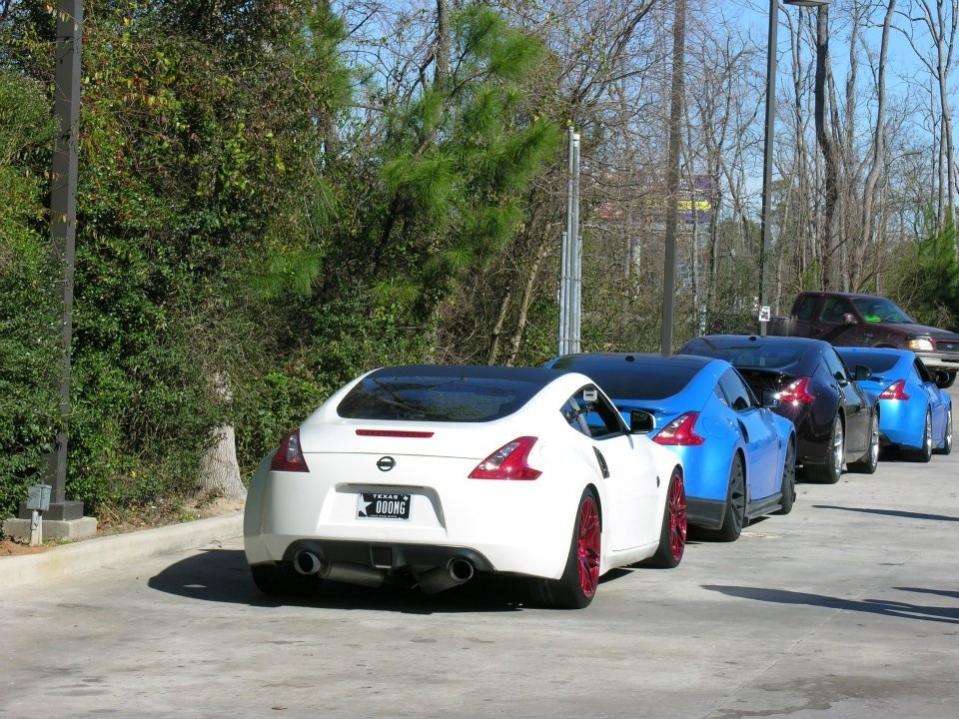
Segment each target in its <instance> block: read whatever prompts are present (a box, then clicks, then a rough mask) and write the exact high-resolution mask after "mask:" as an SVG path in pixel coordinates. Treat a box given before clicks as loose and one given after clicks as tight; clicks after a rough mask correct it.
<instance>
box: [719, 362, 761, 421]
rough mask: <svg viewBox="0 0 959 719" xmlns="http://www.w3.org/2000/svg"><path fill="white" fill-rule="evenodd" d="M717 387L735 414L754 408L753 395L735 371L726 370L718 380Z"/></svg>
mask: <svg viewBox="0 0 959 719" xmlns="http://www.w3.org/2000/svg"><path fill="white" fill-rule="evenodd" d="M719 386H720V387H721V388H722V391H723V394H724V395H726V403H727V404H728V405H729V406H730V407H732V408H733V409H734V410H736V411H737V412H741V411H743V410H746V409H750V408H752V407H755V406H756V402H755V401H754V400H753V393H752V392H750V390H749V387H747V386H746V383H745V382H743V380H742V379H741V378H740V376H739V374H738V373H737V372H736V371H735V370H727V371H726V373H725V374H724V375H723V376H722V377H720V378H719Z"/></svg>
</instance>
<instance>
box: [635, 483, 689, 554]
mask: <svg viewBox="0 0 959 719" xmlns="http://www.w3.org/2000/svg"><path fill="white" fill-rule="evenodd" d="M688 529H689V521H688V519H687V517H686V486H685V485H684V484H683V474H682V472H680V471H679V467H677V468H676V469H674V470H673V474H672V476H671V477H670V478H669V489H668V490H667V492H666V506H665V507H663V525H662V528H661V529H660V533H659V547H658V548H657V549H656V554H654V555H653V556H652V557H650V558H649V559H648V560H646V562H644V564H645V565H646V566H650V567H662V568H663V569H672V568H673V567H676V566H678V565H679V563H680V562H681V561H683V553H684V551H685V550H686V533H687V531H688Z"/></svg>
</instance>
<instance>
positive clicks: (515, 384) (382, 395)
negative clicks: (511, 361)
mask: <svg viewBox="0 0 959 719" xmlns="http://www.w3.org/2000/svg"><path fill="white" fill-rule="evenodd" d="M540 389H542V384H538V383H535V382H524V381H517V380H510V379H501V378H480V377H449V376H447V377H443V376H429V375H423V376H409V375H400V376H396V375H389V374H386V375H383V374H372V375H370V376H368V377H365V378H364V379H363V380H362V381H361V382H360V383H359V384H358V385H356V386H355V387H354V388H353V389H351V390H350V391H349V393H348V394H347V395H346V397H344V398H343V400H342V401H341V402H340V404H339V406H338V407H337V408H336V411H337V414H339V415H340V417H346V418H348V419H374V420H389V419H394V420H408V421H422V422H489V421H491V420H494V419H499V418H501V417H506V416H507V415H510V414H512V413H513V412H515V411H516V410H518V409H519V408H520V407H522V406H523V405H524V404H526V403H527V402H528V401H529V400H530V399H532V397H533V395H535V394H536V393H537V392H538V391H539V390H540Z"/></svg>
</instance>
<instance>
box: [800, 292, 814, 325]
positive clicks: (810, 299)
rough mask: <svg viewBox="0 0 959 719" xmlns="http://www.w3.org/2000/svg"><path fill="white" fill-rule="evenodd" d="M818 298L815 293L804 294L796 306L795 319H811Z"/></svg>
mask: <svg viewBox="0 0 959 719" xmlns="http://www.w3.org/2000/svg"><path fill="white" fill-rule="evenodd" d="M818 299H819V298H818V297H816V296H815V295H806V296H805V297H804V298H803V299H802V301H801V302H800V303H799V307H797V308H796V319H797V320H811V319H812V317H813V312H815V311H816V300H818Z"/></svg>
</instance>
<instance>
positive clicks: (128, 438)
mask: <svg viewBox="0 0 959 719" xmlns="http://www.w3.org/2000/svg"><path fill="white" fill-rule="evenodd" d="M51 12H52V11H51V9H50V6H49V5H47V4H44V3H42V2H40V1H38V0H22V2H19V3H17V4H16V5H15V6H14V10H13V17H12V20H11V21H10V22H8V23H7V24H6V25H5V26H3V27H0V47H2V48H3V49H0V68H6V69H7V70H6V74H2V75H0V119H2V120H3V122H0V133H6V132H7V128H8V127H10V128H14V130H15V133H17V134H16V135H15V136H13V135H11V136H8V134H0V179H3V180H4V181H6V180H9V183H7V186H8V187H9V192H7V191H5V195H7V194H9V195H10V196H11V197H12V198H13V199H14V200H15V201H14V202H9V203H0V259H3V260H4V262H0V290H2V291H3V292H2V296H0V310H2V314H0V323H2V329H3V332H2V334H0V336H2V337H3V340H2V342H0V389H4V390H7V391H6V392H4V393H3V396H2V397H0V403H2V405H0V411H2V414H0V457H2V459H0V515H3V514H5V513H8V512H10V511H12V510H13V509H14V507H15V502H16V499H17V498H18V497H20V495H21V494H22V485H23V484H24V483H25V482H27V481H35V480H36V479H38V478H40V477H42V476H43V469H44V468H43V454H44V452H45V450H46V449H48V448H49V444H50V442H51V440H52V437H53V434H54V430H55V427H56V423H57V422H58V413H57V406H56V388H57V384H56V382H57V376H58V371H59V365H58V363H57V360H58V351H57V340H58V337H57V336H56V332H55V327H54V326H53V324H52V322H53V320H52V319H51V318H53V317H55V316H56V313H55V311H53V309H52V308H51V305H50V302H47V299H46V298H51V302H52V298H54V297H55V295H54V293H53V291H52V290H51V287H50V285H52V284H53V280H54V279H55V278H56V276H57V272H58V268H55V267H51V266H49V265H48V262H49V260H48V258H47V256H46V255H45V253H44V248H45V244H44V235H43V233H44V232H46V229H45V217H44V215H43V210H42V204H43V203H44V202H45V198H44V190H45V187H44V184H43V182H41V178H42V177H43V176H44V172H45V170H46V167H47V166H48V163H49V153H50V149H51V146H50V134H49V125H50V109H51V107H52V102H51V96H50V95H49V94H46V96H44V93H43V92H42V90H41V88H47V93H49V92H50V82H49V80H50V77H51V75H52V68H51V66H50V62H49V59H50V57H51V49H52V42H53V26H54V22H53V16H52V14H51ZM85 13H86V19H85V24H84V58H83V62H84V78H83V105H82V116H81V133H82V135H81V145H80V187H79V195H78V207H79V218H78V236H77V268H76V299H75V312H74V352H73V357H74V385H73V404H72V417H71V425H70V433H71V446H70V465H69V476H68V495H69V496H70V497H71V498H75V499H80V500H83V501H85V502H87V503H88V505H90V508H91V509H92V511H94V512H99V513H101V516H102V515H103V514H104V513H105V514H107V515H110V514H112V513H114V512H116V511H121V512H122V511H126V510H130V509H132V510H136V509H137V508H141V507H144V506H147V505H150V506H157V505H160V506H161V507H162V506H165V507H167V508H175V507H176V504H177V502H178V501H179V500H180V499H181V498H184V497H187V496H189V495H190V494H191V493H193V492H194V491H195V490H196V487H197V467H198V460H199V457H200V455H201V453H202V452H203V450H204V449H205V446H206V443H207V441H208V438H209V436H210V429H211V428H212V427H214V426H216V425H218V424H220V423H223V422H229V423H232V424H233V425H234V426H235V428H236V437H237V449H238V455H239V457H240V461H241V465H242V468H243V469H244V470H245V471H247V472H248V471H249V470H251V469H252V468H253V467H254V466H255V465H256V464H257V463H258V462H259V459H260V458H261V457H262V456H263V455H264V454H265V453H266V452H268V451H269V450H270V449H272V447H273V446H275V443H276V441H277V440H278V438H279V437H280V436H281V435H282V434H283V433H285V432H286V431H288V430H289V429H290V428H292V427H294V426H295V425H296V424H298V423H299V422H300V421H301V420H302V418H303V417H304V416H305V415H306V414H307V413H308V412H309V411H311V410H312V409H313V408H315V407H316V405H317V404H318V403H319V402H320V401H322V399H323V398H324V397H325V396H327V395H328V394H329V393H330V392H331V391H332V390H333V389H334V388H336V387H337V386H338V385H339V384H341V383H342V382H343V381H345V380H346V379H348V378H350V377H352V376H354V375H355V374H357V373H359V372H361V371H365V370H368V369H371V368H373V367H375V366H377V365H384V364H396V363H402V362H413V361H417V362H418V361H428V360H430V359H431V355H432V353H433V351H434V348H435V341H434V340H435V333H436V327H437V323H438V318H437V308H438V307H439V306H440V304H441V303H442V302H443V301H444V300H445V299H446V298H448V297H449V296H450V295H451V294H452V293H454V292H455V291H456V289H457V288H458V287H459V286H460V284H461V283H463V282H469V281H470V274H471V272H472V271H473V270H475V269H477V268H481V267H483V266H485V265H486V264H488V263H489V262H490V261H491V259H492V258H493V257H495V256H496V255H497V254H498V253H499V252H501V251H502V249H503V248H504V246H506V245H507V244H508V243H509V241H510V239H511V237H513V235H514V233H515V232H516V230H517V228H518V227H519V226H520V225H521V223H522V222H523V218H524V207H523V197H524V192H525V189H526V187H527V186H528V183H529V181H530V180H531V178H532V177H533V176H534V175H535V174H536V172H537V171H538V169H539V168H540V167H541V165H542V164H543V162H544V161H545V160H546V159H547V158H549V157H550V156H551V155H553V154H554V153H555V152H556V149H557V135H558V133H557V132H556V129H555V127H554V125H553V124H552V123H551V122H549V121H548V120H547V119H545V118H540V117H536V116H535V115H534V113H533V112H531V110H530V108H529V107H528V106H527V105H526V104H525V103H526V100H525V99H524V98H525V96H526V93H524V89H523V83H524V79H525V78H526V76H527V74H528V73H529V72H530V70H531V69H532V68H533V67H534V64H535V63H536V62H537V61H538V59H539V58H541V57H542V56H543V52H544V51H543V48H542V46H541V45H540V44H539V43H538V42H536V41H534V40H532V39H530V38H529V37H528V36H526V35H524V34H523V33H521V32H518V31H516V30H515V29H513V28H511V27H509V26H508V25H507V23H506V22H505V21H504V20H503V19H502V18H501V17H500V16H498V15H497V14H496V13H494V12H493V11H491V10H490V9H489V8H485V7H479V6H475V7H474V6H469V7H467V8H465V9H464V10H462V11H460V12H458V13H456V14H455V15H454V17H453V18H452V20H453V21H452V25H453V33H454V38H453V42H452V43H451V46H452V47H451V57H450V67H451V73H450V75H449V77H448V78H447V81H446V82H445V83H443V84H442V85H437V84H433V85H429V84H424V85H423V86H422V87H421V88H420V90H419V92H417V93H414V94H413V95H411V96H410V97H408V98H407V99H406V100H404V101H402V102H397V103H394V104H393V105H392V106H390V107H389V108H387V110H386V111H387V114H388V117H387V119H386V120H385V123H384V125H385V128H386V131H385V132H384V134H383V135H382V137H381V138H380V142H379V143H378V144H376V145H368V144H364V143H363V140H362V138H360V137H359V136H357V137H353V136H352V135H351V128H352V125H351V123H350V114H349V113H350V101H351V98H350V87H351V84H352V83H353V82H354V78H353V77H351V75H350V73H349V72H348V70H347V69H346V68H345V66H344V64H343V62H342V60H341V57H340V52H341V48H340V44H341V43H342V41H343V39H344V37H345V31H344V27H343V24H342V21H341V20H340V19H339V18H338V17H336V16H335V15H334V14H333V13H332V12H331V10H330V8H329V5H328V4H327V3H325V2H312V1H310V0H294V1H293V2H287V3H281V4H278V3H252V4H251V3H248V2H240V1H239V0H237V1H234V2H230V1H227V2H222V1H219V0H218V2H215V3H214V2H207V1H205V0H204V1H201V2H196V0H190V1H189V2H187V1H186V0H183V1H182V2H181V1H180V0H174V1H173V2H161V1H160V0H140V1H137V0H119V1H117V0H109V1H108V0H88V1H87V3H86V10H85ZM27 99H29V102H27ZM10 113H16V114H15V117H16V122H8V121H7V119H8V118H11V117H12V116H11V114H10ZM9 258H15V259H16V261H15V262H11V261H10V260H9ZM40 298H42V301H38V300H39V299H40ZM37 328H41V329H43V330H44V331H45V333H44V332H38V331H37ZM38 337H40V338H41V339H38ZM41 340H42V341H41ZM31 343H33V344H31ZM41 345H42V346H41ZM215 378H226V380H227V385H228V391H227V393H226V396H225V397H224V396H220V395H219V394H218V393H217V391H215V387H214V385H215ZM8 403H9V405H8Z"/></svg>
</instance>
